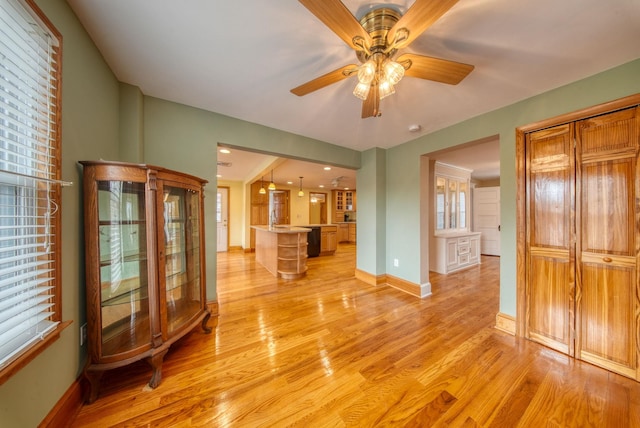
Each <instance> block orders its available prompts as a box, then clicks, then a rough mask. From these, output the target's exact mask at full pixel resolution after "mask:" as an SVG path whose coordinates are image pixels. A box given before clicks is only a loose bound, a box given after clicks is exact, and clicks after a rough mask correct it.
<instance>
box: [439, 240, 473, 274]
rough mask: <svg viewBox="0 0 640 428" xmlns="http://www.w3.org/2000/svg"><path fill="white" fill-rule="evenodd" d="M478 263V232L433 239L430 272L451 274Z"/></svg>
mask: <svg viewBox="0 0 640 428" xmlns="http://www.w3.org/2000/svg"><path fill="white" fill-rule="evenodd" d="M478 263H480V232H460V233H452V234H446V235H438V236H436V237H435V251H434V252H432V253H431V263H430V266H431V270H433V271H434V272H437V273H442V274H446V273H451V272H455V271H458V270H460V269H464V268H468V267H471V266H475V265H477V264H478Z"/></svg>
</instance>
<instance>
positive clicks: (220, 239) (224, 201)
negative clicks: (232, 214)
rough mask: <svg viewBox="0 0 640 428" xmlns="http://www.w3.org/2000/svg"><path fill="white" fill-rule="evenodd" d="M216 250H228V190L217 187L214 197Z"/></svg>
mask: <svg viewBox="0 0 640 428" xmlns="http://www.w3.org/2000/svg"><path fill="white" fill-rule="evenodd" d="M216 223H217V228H216V232H217V250H218V252H222V251H228V250H229V188H228V187H218V192H217V196H216Z"/></svg>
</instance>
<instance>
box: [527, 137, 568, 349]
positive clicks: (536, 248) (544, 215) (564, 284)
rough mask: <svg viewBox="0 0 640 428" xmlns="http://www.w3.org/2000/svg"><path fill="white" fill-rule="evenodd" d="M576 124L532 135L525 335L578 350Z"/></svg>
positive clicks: (528, 180) (530, 143) (528, 166)
mask: <svg viewBox="0 0 640 428" xmlns="http://www.w3.org/2000/svg"><path fill="white" fill-rule="evenodd" d="M572 129H573V128H572V127H571V126H569V125H563V126H558V127H555V128H551V129H545V130H543V131H538V132H534V133H531V134H529V135H528V136H527V141H526V144H527V146H526V150H527V194H528V198H527V219H528V225H527V235H528V246H527V249H526V250H527V290H526V294H527V308H526V309H527V313H526V316H527V324H526V325H527V328H526V333H525V334H526V336H527V337H528V338H530V339H532V340H535V341H537V342H540V343H542V344H544V345H546V346H549V347H551V348H554V349H557V350H559V351H561V352H565V353H567V354H569V355H573V352H574V348H573V340H572V337H573V332H574V325H573V317H574V271H575V264H574V252H573V250H572V242H573V236H574V232H573V226H572V224H573V223H572V212H573V211H572V210H573V208H574V205H573V192H574V187H573V181H574V180H573V177H574V173H573V171H574V165H575V164H574V155H573V153H574V152H573V142H572Z"/></svg>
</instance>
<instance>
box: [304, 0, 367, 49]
mask: <svg viewBox="0 0 640 428" xmlns="http://www.w3.org/2000/svg"><path fill="white" fill-rule="evenodd" d="M300 3H302V5H303V6H304V7H306V8H307V9H309V11H310V12H311V13H313V14H314V15H315V16H316V17H317V18H318V19H319V20H320V21H322V22H323V23H324V25H326V26H327V27H329V29H330V30H331V31H333V32H334V33H336V34H337V35H338V37H340V38H341V39H342V40H344V42H345V43H346V44H348V45H349V46H350V47H351V48H352V49H356V50H358V49H360V48H359V47H358V46H357V45H354V44H353V38H354V37H355V36H360V37H362V38H363V39H364V43H365V46H371V36H369V33H367V32H366V30H365V29H364V28H362V25H360V23H359V22H358V20H357V19H356V18H355V17H354V16H353V14H352V13H351V12H349V9H347V7H346V6H345V5H344V4H343V3H342V2H341V1H340V0H300Z"/></svg>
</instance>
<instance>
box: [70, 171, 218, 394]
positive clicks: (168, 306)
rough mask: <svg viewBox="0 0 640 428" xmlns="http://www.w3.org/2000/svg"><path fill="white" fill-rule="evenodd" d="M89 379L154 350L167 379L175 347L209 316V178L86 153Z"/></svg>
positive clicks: (152, 356)
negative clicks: (206, 187) (205, 205)
mask: <svg viewBox="0 0 640 428" xmlns="http://www.w3.org/2000/svg"><path fill="white" fill-rule="evenodd" d="M80 163H81V164H82V165H83V186H84V189H83V190H84V219H85V224H84V235H85V249H86V256H85V257H86V258H85V262H86V267H85V269H86V284H85V286H86V299H87V301H86V306H87V333H88V351H89V355H88V362H87V366H86V367H85V370H84V375H85V376H86V378H87V379H88V380H89V383H90V387H91V389H90V393H89V398H88V401H89V402H92V401H94V400H95V399H96V398H97V395H98V386H99V381H100V378H101V376H102V373H103V372H104V371H105V370H109V369H112V368H116V367H120V366H123V365H127V364H130V363H132V362H134V361H138V360H141V359H145V360H146V361H147V362H148V363H149V364H150V365H151V367H152V369H153V374H152V377H151V380H150V381H149V386H150V387H151V388H155V387H157V386H158V384H159V383H160V380H161V368H162V360H163V358H164V356H165V354H166V353H167V351H168V349H169V347H170V346H171V345H172V344H173V343H174V342H175V341H177V340H178V339H180V338H181V337H183V336H184V335H185V334H187V333H189V332H190V331H191V330H193V328H194V327H195V326H197V325H201V327H202V329H203V330H204V331H205V332H207V333H209V332H210V331H211V329H210V328H208V327H207V326H206V323H207V320H208V319H209V317H210V313H209V311H208V309H207V306H206V295H205V292H206V281H205V255H204V242H205V241H204V223H203V219H204V212H203V209H204V208H203V188H204V185H205V183H206V181H205V180H202V179H199V178H197V177H194V176H190V175H187V174H183V173H179V172H175V171H171V170H168V169H164V168H160V167H154V166H151V165H140V164H127V163H121V162H105V161H83V162H80Z"/></svg>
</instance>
